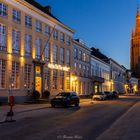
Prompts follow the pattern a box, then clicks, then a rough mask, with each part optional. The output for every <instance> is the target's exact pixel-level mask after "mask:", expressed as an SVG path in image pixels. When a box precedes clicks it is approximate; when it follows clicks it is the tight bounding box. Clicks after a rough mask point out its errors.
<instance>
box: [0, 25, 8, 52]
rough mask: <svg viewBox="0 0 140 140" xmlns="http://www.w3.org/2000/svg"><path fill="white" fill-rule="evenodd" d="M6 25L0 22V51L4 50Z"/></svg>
mask: <svg viewBox="0 0 140 140" xmlns="http://www.w3.org/2000/svg"><path fill="white" fill-rule="evenodd" d="M6 39H7V38H6V26H4V25H2V24H0V51H6V50H7V45H6Z"/></svg>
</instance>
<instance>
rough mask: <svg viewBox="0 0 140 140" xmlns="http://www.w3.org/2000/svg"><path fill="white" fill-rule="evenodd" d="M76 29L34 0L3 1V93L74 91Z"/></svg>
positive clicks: (0, 13) (0, 76)
mask: <svg viewBox="0 0 140 140" xmlns="http://www.w3.org/2000/svg"><path fill="white" fill-rule="evenodd" d="M73 34H74V31H73V30H71V29H70V28H68V27H67V26H65V25H64V24H62V23H61V22H60V21H59V20H58V19H57V18H56V17H54V16H53V15H52V13H51V8H50V7H42V6H41V5H40V4H38V3H36V2H35V1H30V0H0V93H1V95H0V96H1V97H3V98H4V97H7V96H8V94H9V90H11V91H12V93H13V95H14V96H15V97H16V98H18V99H19V100H20V99H21V100H24V99H26V95H27V90H30V91H32V90H37V91H39V93H40V95H41V96H42V93H43V92H44V91H45V90H49V91H50V93H51V94H52V95H55V94H57V93H58V92H59V91H63V90H64V91H71V90H72V85H71V75H72V65H73V63H72V51H73V49H72V38H73Z"/></svg>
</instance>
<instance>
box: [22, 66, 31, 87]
mask: <svg viewBox="0 0 140 140" xmlns="http://www.w3.org/2000/svg"><path fill="white" fill-rule="evenodd" d="M24 83H25V84H26V86H27V88H30V87H31V65H28V64H25V77H24Z"/></svg>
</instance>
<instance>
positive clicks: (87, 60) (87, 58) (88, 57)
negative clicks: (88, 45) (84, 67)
mask: <svg viewBox="0 0 140 140" xmlns="http://www.w3.org/2000/svg"><path fill="white" fill-rule="evenodd" d="M86 60H87V62H89V55H88V54H87V58H86Z"/></svg>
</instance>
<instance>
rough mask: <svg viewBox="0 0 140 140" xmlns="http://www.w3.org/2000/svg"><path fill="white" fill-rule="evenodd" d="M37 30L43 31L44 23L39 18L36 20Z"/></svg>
mask: <svg viewBox="0 0 140 140" xmlns="http://www.w3.org/2000/svg"><path fill="white" fill-rule="evenodd" d="M36 32H42V23H41V21H39V20H36Z"/></svg>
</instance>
